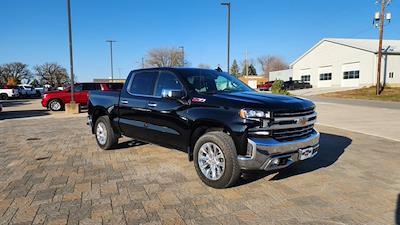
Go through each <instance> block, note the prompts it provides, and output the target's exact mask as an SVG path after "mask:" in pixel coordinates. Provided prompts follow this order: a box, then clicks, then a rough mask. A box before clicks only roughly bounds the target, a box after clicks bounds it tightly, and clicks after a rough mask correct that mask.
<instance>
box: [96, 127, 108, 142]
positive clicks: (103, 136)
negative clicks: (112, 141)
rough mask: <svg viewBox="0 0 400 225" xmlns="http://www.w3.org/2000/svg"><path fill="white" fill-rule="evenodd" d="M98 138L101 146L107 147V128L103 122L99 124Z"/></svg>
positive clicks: (97, 129)
mask: <svg viewBox="0 0 400 225" xmlns="http://www.w3.org/2000/svg"><path fill="white" fill-rule="evenodd" d="M96 138H97V141H98V142H99V143H100V144H101V145H105V144H106V142H107V128H106V125H105V124H104V123H103V122H100V123H98V124H97V128H96Z"/></svg>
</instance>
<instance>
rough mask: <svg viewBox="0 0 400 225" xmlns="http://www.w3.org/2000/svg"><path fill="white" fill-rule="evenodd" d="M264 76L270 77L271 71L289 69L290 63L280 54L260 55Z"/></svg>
mask: <svg viewBox="0 0 400 225" xmlns="http://www.w3.org/2000/svg"><path fill="white" fill-rule="evenodd" d="M258 62H259V63H260V64H261V68H262V70H263V73H264V76H266V77H267V78H268V77H269V72H273V71H278V70H285V69H289V65H288V64H287V63H286V62H285V61H284V60H283V59H282V58H281V57H279V56H273V55H267V56H261V57H258Z"/></svg>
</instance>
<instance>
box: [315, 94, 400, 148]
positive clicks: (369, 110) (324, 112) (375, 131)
mask: <svg viewBox="0 0 400 225" xmlns="http://www.w3.org/2000/svg"><path fill="white" fill-rule="evenodd" d="M309 99H311V100H313V101H314V102H315V103H316V105H317V112H318V123H319V124H321V125H325V126H330V127H336V128H340V129H344V130H349V131H353V132H359V133H363V134H368V135H373V136H377V137H383V138H387V139H390V140H394V141H400V103H394V102H378V101H368V100H348V99H337V98H326V97H309Z"/></svg>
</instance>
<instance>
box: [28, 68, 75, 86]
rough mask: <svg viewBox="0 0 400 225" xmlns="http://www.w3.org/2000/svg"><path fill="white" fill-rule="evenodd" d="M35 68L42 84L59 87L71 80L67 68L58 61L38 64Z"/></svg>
mask: <svg viewBox="0 0 400 225" xmlns="http://www.w3.org/2000/svg"><path fill="white" fill-rule="evenodd" d="M33 69H34V70H35V75H36V77H37V78H38V80H39V82H40V83H41V84H42V85H44V84H49V85H51V86H53V87H59V86H61V85H63V84H66V83H69V82H70V78H69V76H68V74H67V70H66V69H65V68H64V67H62V66H61V65H59V64H57V63H45V64H42V65H36V66H35V67H34V68H33Z"/></svg>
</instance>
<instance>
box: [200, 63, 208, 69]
mask: <svg viewBox="0 0 400 225" xmlns="http://www.w3.org/2000/svg"><path fill="white" fill-rule="evenodd" d="M197 67H199V68H203V69H210V68H211V66H210V65H208V64H205V63H200V64H199V65H198V66H197Z"/></svg>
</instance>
